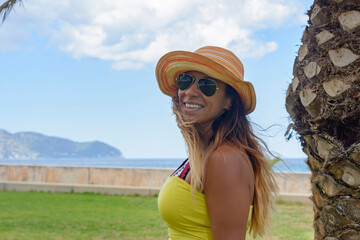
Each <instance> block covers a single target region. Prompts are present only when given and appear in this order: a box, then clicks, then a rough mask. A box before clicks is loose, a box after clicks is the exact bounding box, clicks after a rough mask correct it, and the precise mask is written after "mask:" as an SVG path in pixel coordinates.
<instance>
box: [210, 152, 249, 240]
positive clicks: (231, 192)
mask: <svg viewBox="0 0 360 240" xmlns="http://www.w3.org/2000/svg"><path fill="white" fill-rule="evenodd" d="M247 161H248V160H246V159H245V158H244V156H243V154H241V153H240V152H239V150H236V149H234V148H233V147H231V146H221V147H219V148H218V149H217V150H216V151H215V152H214V153H212V154H211V156H210V157H209V159H208V165H207V168H206V174H205V188H204V190H205V197H206V204H207V209H208V212H209V217H210V223H211V232H212V236H213V239H214V240H218V239H221V240H227V239H245V236H246V225H247V220H248V215H249V207H250V205H251V204H252V201H253V192H254V174H253V171H252V169H251V166H249V163H248V162H247Z"/></svg>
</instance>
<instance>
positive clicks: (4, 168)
mask: <svg viewBox="0 0 360 240" xmlns="http://www.w3.org/2000/svg"><path fill="white" fill-rule="evenodd" d="M172 172H173V169H142V168H104V167H103V168H101V167H55V166H23V165H0V190H7V191H31V190H33V191H49V192H95V193H107V194H120V195H131V194H139V195H149V196H152V195H155V194H157V193H158V192H159V189H160V187H161V186H162V184H163V183H164V181H165V180H166V178H167V177H168V176H169V175H170V174H171V173H172ZM309 178H310V174H308V173H277V174H276V181H277V184H278V186H279V193H280V196H279V197H280V199H282V200H284V201H301V202H309V199H308V198H309V196H310V194H311V191H310V180H309Z"/></svg>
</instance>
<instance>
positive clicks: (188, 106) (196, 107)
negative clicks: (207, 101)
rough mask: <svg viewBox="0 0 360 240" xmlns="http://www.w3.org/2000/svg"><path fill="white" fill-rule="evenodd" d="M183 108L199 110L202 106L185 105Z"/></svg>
mask: <svg viewBox="0 0 360 240" xmlns="http://www.w3.org/2000/svg"><path fill="white" fill-rule="evenodd" d="M185 107H187V108H190V109H201V108H203V107H204V106H201V105H197V104H190V103H185Z"/></svg>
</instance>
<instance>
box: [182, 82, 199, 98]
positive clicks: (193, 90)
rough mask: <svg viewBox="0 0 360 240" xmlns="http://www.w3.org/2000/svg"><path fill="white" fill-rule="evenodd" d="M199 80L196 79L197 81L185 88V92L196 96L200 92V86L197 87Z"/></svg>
mask: <svg viewBox="0 0 360 240" xmlns="http://www.w3.org/2000/svg"><path fill="white" fill-rule="evenodd" d="M197 84H198V83H197V81H196V80H195V82H194V83H193V84H192V85H191V86H190V87H189V88H188V89H186V90H185V94H186V95H191V96H196V95H199V94H200V91H199V88H198V87H197Z"/></svg>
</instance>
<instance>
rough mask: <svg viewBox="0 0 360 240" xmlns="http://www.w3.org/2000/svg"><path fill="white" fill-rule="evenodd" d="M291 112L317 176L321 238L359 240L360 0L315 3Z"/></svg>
mask: <svg viewBox="0 0 360 240" xmlns="http://www.w3.org/2000/svg"><path fill="white" fill-rule="evenodd" d="M308 15H309V17H310V19H309V21H308V26H307V27H306V29H305V31H304V33H303V37H302V40H301V41H302V46H301V47H300V49H299V52H298V56H297V57H296V59H295V63H294V69H293V75H294V79H293V80H292V83H291V84H290V85H289V88H288V90H287V94H286V109H287V111H288V113H289V114H290V116H291V118H292V120H293V122H294V123H293V129H294V130H295V131H296V132H297V133H298V134H299V135H300V141H301V145H302V147H303V151H304V152H305V153H306V154H307V156H308V159H307V164H308V165H309V167H310V170H311V172H312V176H311V184H312V200H313V203H314V230H315V239H316V240H318V239H325V240H342V239H351V240H352V239H360V103H359V102H360V0H315V1H314V4H313V5H312V7H311V9H310V10H309V12H308Z"/></svg>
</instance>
